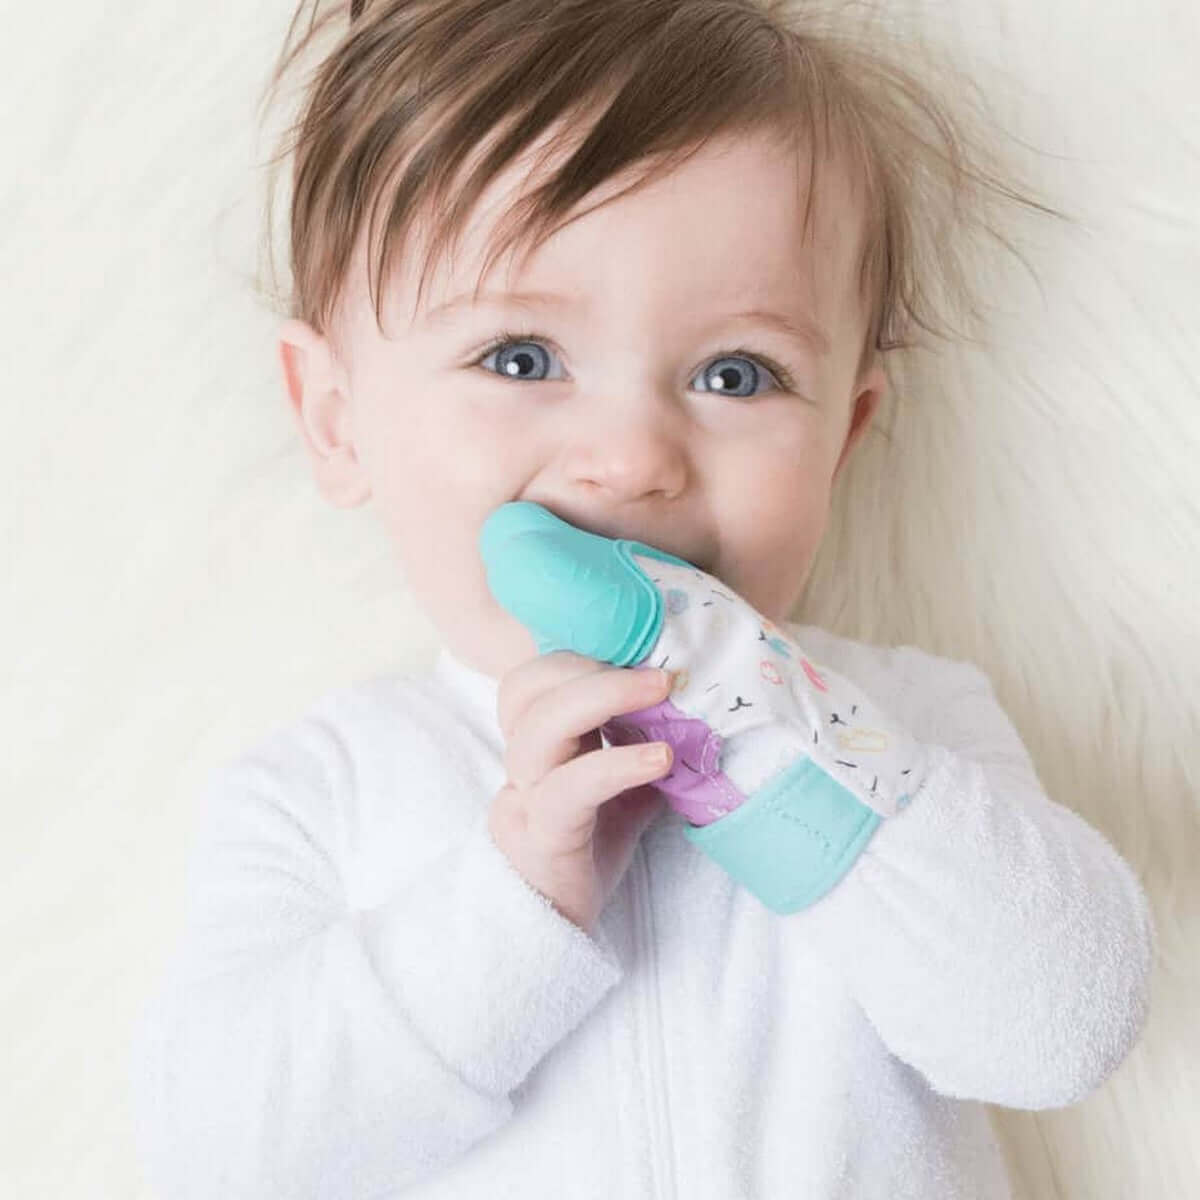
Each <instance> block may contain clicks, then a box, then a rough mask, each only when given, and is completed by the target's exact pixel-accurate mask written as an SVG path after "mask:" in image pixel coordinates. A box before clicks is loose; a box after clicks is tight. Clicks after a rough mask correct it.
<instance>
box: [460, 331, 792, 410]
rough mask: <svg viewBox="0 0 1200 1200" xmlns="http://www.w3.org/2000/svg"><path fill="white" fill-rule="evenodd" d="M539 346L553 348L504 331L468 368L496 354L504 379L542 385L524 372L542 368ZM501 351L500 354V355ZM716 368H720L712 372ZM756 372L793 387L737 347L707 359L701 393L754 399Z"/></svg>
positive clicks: (776, 368)
mask: <svg viewBox="0 0 1200 1200" xmlns="http://www.w3.org/2000/svg"><path fill="white" fill-rule="evenodd" d="M543 344H544V345H547V346H553V342H551V341H550V340H549V339H548V338H544V337H543V336H542V335H541V334H537V333H511V332H504V333H501V334H499V335H498V336H497V337H495V338H494V339H493V340H492V341H491V342H490V343H489V344H488V345H487V346H486V347H485V348H484V350H483V351H482V352H481V354H480V355H479V356H478V357H476V358H475V359H474V360H473V361H472V362H471V364H470V365H471V366H483V364H484V362H485V360H486V359H489V358H491V356H492V355H493V354H498V356H499V357H498V361H497V364H496V369H497V371H498V373H499V374H501V375H503V376H504V377H505V378H507V379H512V380H530V381H531V382H533V383H542V382H545V380H544V379H538V378H533V379H530V376H529V375H528V374H527V372H530V371H533V372H536V371H538V370H539V369H542V370H544V369H545V363H544V362H543V361H542V360H546V359H547V358H548V355H547V353H546V351H545V349H543ZM512 347H518V349H516V350H513V349H512ZM501 351H502V352H503V353H500V352H501ZM739 359H740V360H742V361H744V362H749V363H751V364H752V366H751V367H750V370H749V371H747V369H746V368H745V367H744V366H743V367H736V366H733V365H731V364H733V363H735V362H737V361H738V360H739ZM717 366H719V367H720V369H719V370H714V368H715V367H717ZM489 369H490V368H489ZM760 371H765V373H766V374H767V375H768V376H769V377H771V378H773V379H774V381H775V382H776V383H777V384H779V385H780V386H781V387H782V389H783V390H784V391H786V392H791V391H792V390H793V389H794V387H795V384H794V383H793V382H792V377H791V375H790V374H789V373H788V371H787V370H786V368H784V367H781V366H780V365H779V364H778V363H776V362H773V361H772V360H771V359H769V358H767V357H766V356H765V355H762V354H756V353H752V352H751V351H749V350H747V349H745V348H743V347H738V348H737V349H734V350H726V351H723V352H722V353H721V354H720V355H718V356H717V357H715V358H713V359H711V360H710V366H709V368H708V369H707V370H706V371H705V375H706V376H712V377H713V382H712V383H710V384H709V385H708V386H707V387H706V388H705V390H706V391H711V392H715V393H718V394H720V395H726V396H733V397H735V398H737V399H744V398H746V397H748V396H754V395H756V394H758V393H756V392H755V390H754V388H755V385H756V383H757V380H758V376H759V373H760ZM747 386H749V387H750V389H751V390H750V391H745V390H744V388H745V387H747Z"/></svg>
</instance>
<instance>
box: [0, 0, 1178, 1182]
mask: <svg viewBox="0 0 1200 1200" xmlns="http://www.w3.org/2000/svg"><path fill="white" fill-rule="evenodd" d="M892 7H893V8H894V6H892ZM910 7H913V8H914V9H915V11H917V12H918V13H919V14H920V16H921V19H922V20H923V22H924V23H925V25H926V26H927V27H928V28H929V29H931V30H932V31H933V32H934V34H936V36H938V37H940V38H942V39H944V40H946V41H947V42H948V43H949V44H950V45H952V46H954V47H956V48H957V49H958V52H959V53H960V54H962V55H964V56H968V57H969V59H970V60H971V61H972V62H973V64H974V66H973V69H975V70H977V71H978V72H979V78H980V79H981V80H986V81H987V88H988V92H989V94H990V95H991V96H992V98H993V101H994V111H995V113H996V115H997V117H998V118H999V119H1000V120H1001V121H1002V122H1003V123H1004V124H1005V125H1006V127H1007V128H1008V129H1009V130H1011V131H1012V132H1013V133H1014V134H1015V135H1016V136H1017V137H1018V138H1019V139H1020V140H1021V141H1022V142H1024V143H1028V144H1029V145H1031V146H1033V147H1036V148H1037V150H1038V151H1039V153H1036V154H1034V153H1029V154H1028V155H1027V159H1026V167H1027V171H1028V177H1029V178H1031V179H1032V180H1033V181H1035V182H1039V183H1040V184H1041V185H1042V186H1044V187H1045V188H1047V189H1049V194H1050V196H1051V197H1052V199H1054V200H1056V201H1057V202H1058V203H1060V204H1061V205H1062V206H1065V207H1067V208H1069V209H1071V210H1072V211H1073V212H1074V213H1075V214H1077V215H1078V216H1081V217H1082V221H1081V222H1080V224H1079V225H1077V226H1074V227H1070V228H1067V227H1061V226H1059V225H1058V224H1056V223H1053V222H1050V221H1043V222H1034V223H1032V224H1031V225H1029V228H1028V231H1027V232H1026V233H1025V234H1023V235H1022V236H1023V239H1024V240H1023V242H1022V245H1023V246H1024V247H1025V250H1026V253H1027V255H1028V257H1029V258H1030V261H1031V263H1032V264H1033V266H1034V267H1035V269H1036V270H1037V273H1038V277H1039V279H1040V282H1041V290H1039V289H1038V287H1037V286H1035V285H1034V283H1033V281H1032V280H1031V279H1030V277H1029V276H1028V275H1026V274H1024V273H1023V272H1022V271H1021V270H1020V269H1019V268H1015V269H1014V268H1013V266H1012V265H1011V263H1009V264H1008V265H997V266H994V270H995V279H994V281H993V282H991V283H989V290H990V291H991V293H992V295H991V298H992V299H993V300H994V303H995V305H996V323H995V334H994V337H993V339H992V342H991V345H990V346H989V347H988V348H986V349H978V348H977V349H973V350H969V351H967V350H962V351H955V352H953V353H944V354H942V355H941V356H940V357H934V356H925V357H918V356H913V361H912V362H910V364H909V365H908V368H907V369H906V370H905V372H904V373H903V379H902V380H901V381H900V382H901V383H902V386H901V388H900V390H899V395H898V397H897V400H896V403H895V405H894V406H893V407H892V408H891V409H890V411H888V412H885V414H884V423H885V424H890V429H891V433H890V440H889V439H888V438H887V437H884V436H882V435H873V436H871V437H869V438H868V439H867V440H866V442H865V443H864V444H863V446H862V447H861V448H860V450H859V452H858V457H857V460H856V461H855V462H854V463H853V464H852V469H851V471H850V472H849V473H848V475H847V477H846V482H845V486H844V489H843V490H842V492H841V493H840V494H839V496H838V497H837V509H836V514H835V521H834V524H833V525H832V527H831V530H830V533H829V535H828V537H827V540H826V543H825V545H824V546H823V547H822V553H821V557H820V559H819V560H818V564H817V568H816V571H815V573H814V577H813V580H812V586H811V588H810V591H809V595H808V597H807V603H806V606H805V608H804V609H803V611H802V612H801V613H800V614H797V616H798V619H801V618H802V619H805V620H810V621H815V622H817V623H820V624H824V625H826V626H827V627H829V628H832V629H835V630H836V631H838V632H840V633H844V634H849V635H851V636H855V637H859V638H863V639H865V640H870V641H877V642H885V643H886V642H914V643H916V644H919V645H923V646H925V647H926V648H928V649H930V650H931V651H933V652H935V653H942V654H947V655H950V656H952V657H955V658H967V659H971V660H973V661H975V662H977V663H978V664H979V665H980V666H981V667H983V669H984V670H986V671H987V672H988V673H989V674H990V675H991V677H992V679H993V681H994V683H995V686H996V689H997V693H998V695H999V696H1000V699H1001V701H1002V703H1003V704H1004V705H1005V707H1006V708H1007V709H1008V711H1009V713H1010V714H1011V716H1012V718H1013V720H1014V722H1015V724H1016V725H1017V727H1018V728H1019V730H1020V731H1021V733H1022V735H1023V736H1024V738H1025V739H1026V743H1027V745H1028V746H1029V748H1030V751H1031V753H1032V754H1033V756H1034V759H1035V761H1036V762H1037V764H1038V768H1039V773H1040V774H1041V776H1042V780H1043V783H1044V784H1045V786H1046V788H1047V790H1048V792H1049V793H1050V794H1051V795H1052V796H1054V797H1055V798H1056V799H1057V800H1059V801H1060V802H1061V803H1064V804H1067V805H1070V806H1071V807H1073V808H1074V809H1076V810H1077V811H1078V812H1080V813H1081V814H1082V815H1084V816H1085V817H1086V818H1087V819H1088V820H1089V821H1091V822H1092V823H1093V824H1094V825H1095V826H1096V827H1097V828H1099V829H1100V830H1101V831H1102V832H1104V833H1105V835H1106V836H1108V837H1109V838H1110V840H1111V841H1112V842H1113V843H1114V844H1115V845H1116V846H1117V848H1118V849H1119V850H1120V851H1121V853H1122V854H1124V855H1125V857H1126V858H1127V859H1128V860H1129V861H1130V862H1131V863H1132V864H1133V866H1134V867H1135V868H1136V870H1137V871H1138V872H1139V873H1140V875H1141V878H1142V879H1143V881H1144V884H1145V886H1146V888H1147V891H1148V892H1149V894H1150V896H1151V899H1152V902H1153V906H1154V911H1155V916H1156V921H1157V925H1158V933H1159V948H1158V962H1157V967H1156V972H1155V976H1154V980H1153V1006H1152V1013H1151V1018H1150V1024H1149V1026H1148V1027H1147V1030H1146V1032H1145V1034H1144V1036H1143V1039H1142V1041H1141V1043H1140V1044H1139V1046H1138V1047H1137V1049H1136V1050H1135V1051H1134V1053H1133V1054H1132V1055H1131V1057H1130V1058H1129V1059H1128V1060H1127V1061H1126V1063H1125V1064H1124V1065H1123V1066H1122V1067H1121V1069H1120V1070H1119V1071H1118V1072H1117V1074H1116V1075H1115V1076H1114V1077H1113V1078H1112V1079H1111V1080H1110V1081H1109V1082H1108V1083H1107V1084H1106V1085H1105V1086H1104V1087H1103V1088H1102V1089H1100V1090H1099V1091H1098V1092H1097V1093H1095V1094H1094V1095H1093V1096H1092V1097H1090V1098H1089V1099H1087V1100H1086V1101H1085V1102H1083V1103H1081V1104H1079V1105H1076V1106H1074V1107H1072V1108H1070V1109H1065V1110H1059V1111H1052V1112H1045V1113H1040V1114H1029V1113H1019V1112H1013V1111H1011V1110H1001V1109H994V1110H993V1113H994V1116H995V1119H996V1124H997V1128H998V1130H999V1131H1000V1133H1001V1136H1002V1138H1003V1140H1004V1143H1005V1146H1006V1149H1007V1151H1008V1153H1009V1155H1010V1158H1011V1162H1012V1169H1013V1172H1014V1174H1015V1176H1016V1179H1017V1183H1018V1185H1019V1189H1020V1192H1019V1194H1020V1195H1022V1196H1023V1197H1025V1198H1027V1200H1058V1198H1062V1200H1067V1198H1071V1200H1084V1198H1086V1200H1109V1198H1112V1200H1116V1198H1117V1197H1122V1198H1127V1197H1139V1198H1143V1197H1148V1198H1154V1200H1157V1198H1160V1197H1162V1198H1167V1197H1170V1198H1172V1200H1175V1198H1180V1197H1184V1196H1195V1195H1200V1184H1198V1183H1197V1180H1198V1179H1200V1159H1198V1158H1197V1140H1196V1138H1195V1132H1196V1129H1197V1128H1198V1127H1200V1071H1198V1069H1197V1061H1198V1055H1197V1046H1198V1044H1200V1033H1198V1032H1197V1026H1196V1022H1195V1013H1196V1011H1197V1002H1198V999H1200V986H1198V984H1200V980H1198V975H1200V967H1198V962H1197V953H1196V950H1195V947H1196V945H1197V944H1198V939H1200V894H1198V893H1200V888H1198V884H1197V871H1196V868H1195V863H1196V861H1197V858H1198V854H1200V830H1198V828H1197V814H1196V803H1195V797H1196V793H1197V778H1198V774H1200V772H1198V770H1197V761H1196V759H1197V746H1200V721H1198V719H1197V716H1198V712H1200V701H1198V700H1197V689H1196V684H1197V681H1198V680H1200V669H1198V668H1200V617H1198V615H1197V605H1196V599H1195V597H1196V594H1197V590H1198V585H1200V484H1198V483H1197V467H1196V462H1197V458H1198V456H1200V386H1198V384H1197V368H1196V361H1197V355H1196V351H1197V346H1198V343H1200V215H1198V201H1197V196H1198V195H1200V86H1198V84H1197V82H1196V79H1197V77H1196V75H1195V70H1194V68H1195V63H1196V62H1197V61H1198V60H1200V17H1198V15H1197V14H1198V9H1197V6H1196V5H1195V3H1194V0H1146V2H1144V3H1141V4H1138V5H1132V6H1131V5H1126V4H1123V3H1118V2H1117V0H1105V2H1104V3H1099V2H1098V0H1053V2H1052V3H1049V4H1048V3H1046V0H956V2H955V3H948V2H944V3H935V2H934V0H913V5H911V6H910ZM291 15H292V7H291V0H240V2H239V3H237V4H231V3H218V2H216V0H207V2H206V3H204V4H198V5H183V4H162V3H150V2H148V0H126V2H125V3H124V4H122V5H119V6H112V5H102V4H99V3H83V2H80V0H58V2H56V3H54V4H48V5H38V4H32V5H31V4H25V3H22V4H14V3H11V2H9V3H7V4H6V5H5V6H4V12H3V23H2V26H3V28H4V31H5V36H4V42H3V45H4V50H3V52H2V53H3V62H4V70H3V71H2V72H0V114H2V117H0V123H2V128H3V142H4V146H5V157H6V159H7V161H8V166H7V168H6V170H5V173H4V177H3V180H2V181H0V214H2V217H3V220H0V278H2V279H3V281H4V293H3V296H4V298H3V301H2V304H3V317H4V320H3V338H4V343H5V347H4V354H3V360H4V363H5V368H6V370H5V384H6V395H5V398H4V401H3V416H4V421H3V432H4V436H3V438H0V454H3V456H4V461H3V464H2V471H0V479H2V480H3V482H4V486H5V488H6V491H7V498H6V503H5V504H4V505H3V508H2V509H0V547H2V549H3V558H2V560H0V561H2V564H3V565H2V567H0V570H2V571H3V576H2V579H3V587H2V589H0V608H2V611H0V616H2V617H3V621H2V623H0V627H2V628H3V630H4V646H3V657H2V661H3V663H4V671H3V676H2V678H0V721H2V728H3V730H4V736H3V746H4V750H3V754H2V755H0V803H2V804H3V816H4V834H3V838H2V840H0V847H2V849H0V854H2V855H3V858H2V861H0V866H2V868H3V869H2V870H0V879H2V880H3V884H2V887H3V896H2V900H0V928H3V933H4V938H3V945H2V947H0V950H2V961H3V964H4V965H3V976H2V978H3V986H2V988H0V1006H2V1007H0V1021H2V1026H0V1027H2V1028H3V1030H4V1038H3V1049H2V1050H0V1078H3V1080H4V1086H3V1088H2V1089H0V1143H2V1146H3V1149H2V1150H0V1193H3V1194H4V1195H11V1196H30V1197H38V1198H51V1197H64V1198H65V1197H70V1198H71V1200H79V1198H80V1197H85V1196H86V1197H93V1196H94V1197H141V1196H145V1195H147V1192H146V1191H145V1188H144V1185H143V1183H142V1182H141V1178H140V1174H139V1167H138V1163H137V1161H136V1159H135V1157H134V1155H133V1151H132V1146H131V1141H130V1135H129V1114H128V1109H127V1095H126V1091H125V1070H126V1054H127V1041H128V1036H129V1032H130V1028H131V1024H132V1022H133V1020H134V1018H135V1016H136V1014H137V1012H138V1009H139V1007H140V1005H141V1003H142V1002H143V999H144V997H145V995H146V994H147V991H148V989H149V988H150V987H151V985H152V982H153V981H154V980H155V979H156V977H157V974H158V972H159V970H160V969H161V967H162V965H163V963H164V961H165V957H166V954H167V952H168V947H169V946H170V944H171V940H172V938H173V936H174V934H175V932H176V929H177V922H178V920H179V917H180V914H181V881H182V874H181V872H182V867H183V864H184V860H185V855H186V852H187V846H188V842H189V838H190V835H191V830H192V827H193V821H194V819H195V815H196V814H195V802H196V788H197V785H198V783H199V781H200V780H201V778H202V777H203V776H204V775H205V774H206V773H207V772H208V771H209V770H211V769H212V768H213V767H214V766H215V765H216V764H217V763H219V762H221V761H223V760H225V759H227V758H229V757H231V756H232V755H234V754H235V753H237V752H238V751H239V750H240V749H241V748H242V747H243V746H244V745H245V744H246V743H247V742H248V741H250V740H251V739H253V738H256V737H257V736H259V735H260V734H261V733H263V732H265V731H266V730H267V729H268V728H270V727H271V726H274V725H275V724H278V723H282V722H284V721H286V720H289V719H290V718H291V717H292V716H293V715H295V714H297V713H299V712H300V711H301V710H302V709H303V708H305V707H306V706H307V705H308V704H309V703H310V702H311V700H313V699H314V698H315V697H316V696H317V695H318V694H320V693H321V692H323V691H324V690H326V689H328V688H331V687H335V686H340V685H342V684H344V683H347V682H349V681H351V680H353V679H356V678H360V677H362V676H363V675H365V674H370V673H374V672H377V671H382V670H389V669H394V668H403V667H407V666H423V665H424V664H425V663H427V662H428V661H429V659H430V656H431V654H432V651H433V648H434V646H435V643H436V633H435V630H434V628H433V626H432V625H431V624H430V623H429V622H428V620H427V619H426V617H425V616H424V615H423V614H422V613H421V612H420V611H419V610H418V609H417V608H416V607H415V605H414V604H413V603H412V602H411V601H410V600H409V599H408V598H407V596H406V595H405V594H404V590H403V587H402V580H401V579H400V578H399V575H398V569H397V568H396V567H395V566H394V565H393V562H392V560H391V558H390V556H389V550H388V547H387V546H386V544H385V543H384V541H383V538H382V534H380V533H379V532H377V531H376V529H375V526H374V522H373V518H372V516H371V515H370V513H369V510H357V511H354V512H349V513H347V512H340V511H337V510H334V509H331V508H327V507H326V506H324V504H323V502H322V501H321V500H320V498H319V496H318V495H317V493H316V491H315V488H314V487H313V485H312V483H311V481H310V479H309V477H308V475H307V466H306V463H305V461H304V458H303V456H302V454H301V451H300V447H299V445H298V443H297V442H296V439H295V435H294V433H293V430H292V427H291V425H290V423H289V420H290V419H289V417H288V414H287V411H286V407H285V400H284V390H283V385H282V380H281V375H280V370H279V365H278V359H277V350H276V340H275V332H276V328H277V324H278V321H277V318H276V317H275V315H274V314H272V313H270V312H268V311H265V310H264V308H263V306H262V305H261V304H260V303H259V302H258V301H257V300H256V299H255V297H254V294H253V292H252V290H251V288H250V286H249V279H250V276H251V275H252V274H253V271H254V269H255V239H256V237H257V234H258V220H259V215H260V214H259V205H260V202H261V188H262V179H261V176H260V174H258V173H256V170H255V167H256V164H258V163H260V162H261V161H262V160H263V159H264V158H265V157H266V155H267V153H269V152H270V151H271V150H273V149H274V146H273V145H271V144H269V143H268V142H267V140H266V139H264V138H263V136H262V135H261V134H259V133H257V132H256V130H255V125H254V121H255V116H254V105H255V103H256V101H257V99H258V96H259V91H260V88H261V87H262V85H263V83H264V80H265V76H266V71H267V69H268V67H269V65H270V63H271V62H272V61H273V59H274V55H275V53H276V52H277V50H278V48H279V45H280V43H281V40H282V37H283V35H284V32H285V30H286V28H287V24H288V21H289V20H290V18H291ZM982 269H983V268H982V265H981V270H982ZM881 564H883V565H881ZM214 1200H216V1198H214Z"/></svg>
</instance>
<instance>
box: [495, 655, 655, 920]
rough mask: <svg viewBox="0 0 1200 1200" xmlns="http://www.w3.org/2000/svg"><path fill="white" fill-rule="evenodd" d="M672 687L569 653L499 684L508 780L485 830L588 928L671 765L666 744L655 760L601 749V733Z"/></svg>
mask: <svg viewBox="0 0 1200 1200" xmlns="http://www.w3.org/2000/svg"><path fill="white" fill-rule="evenodd" d="M670 687H671V684H670V680H669V679H667V678H664V677H663V676H661V675H660V674H659V672H657V671H652V670H647V669H644V668H643V669H634V668H628V667H614V666H612V665H611V664H610V663H605V662H599V661H597V660H596V659H592V658H586V657H584V656H582V655H579V654H573V653H571V652H570V651H568V650H558V651H555V652H554V653H552V654H544V655H539V656H538V657H536V658H533V659H530V660H528V661H527V662H523V663H521V664H519V665H518V666H516V667H514V668H513V669H512V670H511V671H509V672H508V674H506V675H505V676H504V677H503V678H502V679H501V680H500V686H499V691H498V693H497V709H498V712H497V717H498V719H499V722H500V728H501V730H502V732H503V733H504V736H505V739H506V742H507V745H506V748H505V754H504V767H505V772H506V774H507V777H508V782H507V783H505V785H504V786H503V787H502V788H501V789H500V790H499V791H498V792H497V793H496V795H495V797H494V799H493V800H492V806H491V810H490V811H489V814H488V829H489V831H490V832H491V835H492V840H493V841H494V842H495V843H496V845H497V846H498V847H499V848H500V850H501V851H502V852H503V853H504V855H505V856H506V857H507V858H508V860H509V862H511V863H512V865H513V866H514V867H515V868H516V870H517V871H518V872H519V873H520V874H521V875H522V876H523V877H524V878H525V880H526V881H527V882H528V883H529V884H530V885H531V886H532V887H534V888H536V889H537V890H538V891H539V892H541V893H542V895H544V896H545V897H546V898H547V899H549V900H550V901H551V902H552V903H553V905H554V907H555V908H556V909H557V910H558V911H559V912H560V913H562V915H563V916H564V917H566V918H567V919H568V920H570V921H573V922H574V923H575V924H576V925H578V926H579V927H580V928H581V929H583V930H584V932H586V933H590V932H591V930H592V926H593V924H594V922H595V920H596V918H597V917H598V916H599V915H600V913H601V911H602V910H603V908H604V905H605V904H606V903H607V902H608V898H609V897H610V896H611V895H612V893H613V891H614V890H615V889H616V887H617V885H618V884H619V883H620V882H621V879H622V877H623V876H624V874H625V871H626V869H627V868H628V866H629V862H630V860H631V859H632V857H633V851H634V848H635V847H636V845H637V841H638V839H639V838H640V837H641V835H642V832H643V831H644V830H645V828H646V826H647V825H649V824H650V822H651V821H652V820H654V818H655V816H656V815H657V814H658V812H659V811H660V810H661V808H662V805H663V803H664V800H663V797H662V796H661V794H659V793H658V792H657V791H655V789H653V788H651V787H649V786H648V785H649V783H650V782H651V781H652V780H654V779H660V778H661V777H662V776H664V775H666V774H667V773H668V772H669V771H670V769H671V754H670V752H669V751H670V748H669V747H668V748H667V749H668V754H667V757H665V758H663V759H662V760H660V761H659V762H649V761H647V760H646V757H645V752H646V751H647V750H648V749H649V746H646V745H638V746H619V747H618V746H612V747H609V748H608V749H603V748H602V747H601V741H600V727H601V726H602V725H604V724H605V723H606V722H607V721H609V720H610V719H611V718H612V717H614V716H617V715H619V714H624V713H629V712H636V711H638V710H640V709H643V708H649V707H650V706H651V705H654V704H658V703H660V702H661V701H662V700H664V699H665V698H666V696H667V695H668V693H669V692H670ZM654 745H655V746H658V745H660V743H654ZM584 751H590V753H584Z"/></svg>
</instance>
